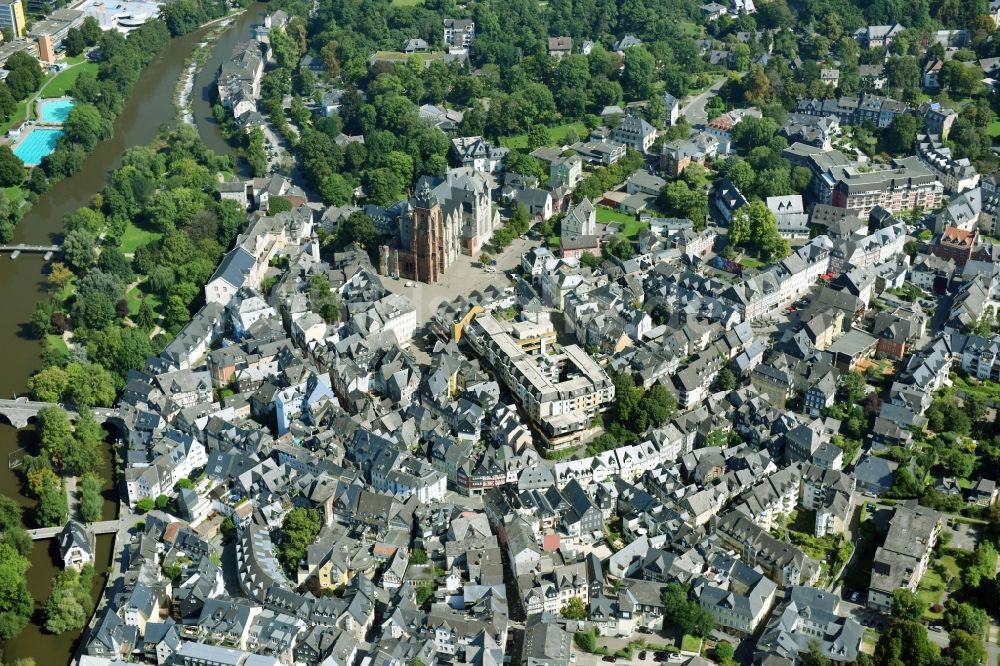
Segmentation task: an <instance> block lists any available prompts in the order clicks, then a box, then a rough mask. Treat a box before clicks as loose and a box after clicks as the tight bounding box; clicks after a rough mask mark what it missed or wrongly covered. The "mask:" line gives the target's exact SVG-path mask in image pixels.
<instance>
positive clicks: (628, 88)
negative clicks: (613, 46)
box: [622, 46, 656, 100]
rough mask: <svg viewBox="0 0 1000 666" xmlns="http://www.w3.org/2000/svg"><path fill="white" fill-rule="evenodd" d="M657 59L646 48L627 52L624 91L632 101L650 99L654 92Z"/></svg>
mask: <svg viewBox="0 0 1000 666" xmlns="http://www.w3.org/2000/svg"><path fill="white" fill-rule="evenodd" d="M655 71H656V59H655V58H653V55H652V54H651V53H650V52H649V51H647V50H646V48H645V47H644V46H634V47H632V48H630V49H628V50H627V51H625V71H624V72H622V89H623V90H624V91H625V95H626V96H627V97H628V98H629V99H632V100H646V99H649V97H650V95H651V94H652V92H653V75H654V73H655Z"/></svg>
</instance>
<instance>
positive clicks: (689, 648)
mask: <svg viewBox="0 0 1000 666" xmlns="http://www.w3.org/2000/svg"><path fill="white" fill-rule="evenodd" d="M681 651H682V652H693V653H695V654H698V653H700V652H701V639H700V638H698V637H696V636H692V635H691V634H684V638H682V639H681Z"/></svg>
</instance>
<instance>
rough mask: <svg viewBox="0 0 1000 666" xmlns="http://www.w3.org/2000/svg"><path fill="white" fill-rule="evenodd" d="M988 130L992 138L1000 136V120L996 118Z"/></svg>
mask: <svg viewBox="0 0 1000 666" xmlns="http://www.w3.org/2000/svg"><path fill="white" fill-rule="evenodd" d="M986 131H987V132H989V133H990V138H991V139H995V138H997V137H998V136H1000V120H994V121H993V122H991V123H990V124H989V125H988V126H987V127H986Z"/></svg>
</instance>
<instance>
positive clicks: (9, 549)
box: [0, 496, 35, 640]
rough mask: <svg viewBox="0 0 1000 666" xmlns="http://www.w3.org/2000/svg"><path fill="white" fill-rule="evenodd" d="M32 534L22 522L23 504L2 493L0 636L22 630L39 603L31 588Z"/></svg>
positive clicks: (14, 634)
mask: <svg viewBox="0 0 1000 666" xmlns="http://www.w3.org/2000/svg"><path fill="white" fill-rule="evenodd" d="M31 547H32V541H31V537H30V536H28V533H27V532H26V531H25V530H24V525H23V524H22V522H21V507H20V506H18V504H17V502H15V501H14V500H12V499H10V498H9V497H3V496H0V639H2V640H9V639H11V638H13V637H15V636H17V635H18V634H20V633H21V630H22V629H24V626H25V625H26V624H27V623H28V620H29V619H30V618H31V613H32V611H33V610H34V606H35V602H34V600H33V599H32V598H31V593H30V592H29V591H28V568H29V567H30V566H31V563H30V562H29V561H28V555H29V554H30V553H31Z"/></svg>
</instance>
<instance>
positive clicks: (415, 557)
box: [410, 548, 427, 564]
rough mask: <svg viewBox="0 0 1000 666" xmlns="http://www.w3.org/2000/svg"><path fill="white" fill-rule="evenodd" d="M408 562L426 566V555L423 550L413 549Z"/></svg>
mask: <svg viewBox="0 0 1000 666" xmlns="http://www.w3.org/2000/svg"><path fill="white" fill-rule="evenodd" d="M410 562H412V563H413V564H427V553H425V552H424V549H423V548H414V549H413V550H412V551H411V552H410Z"/></svg>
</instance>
